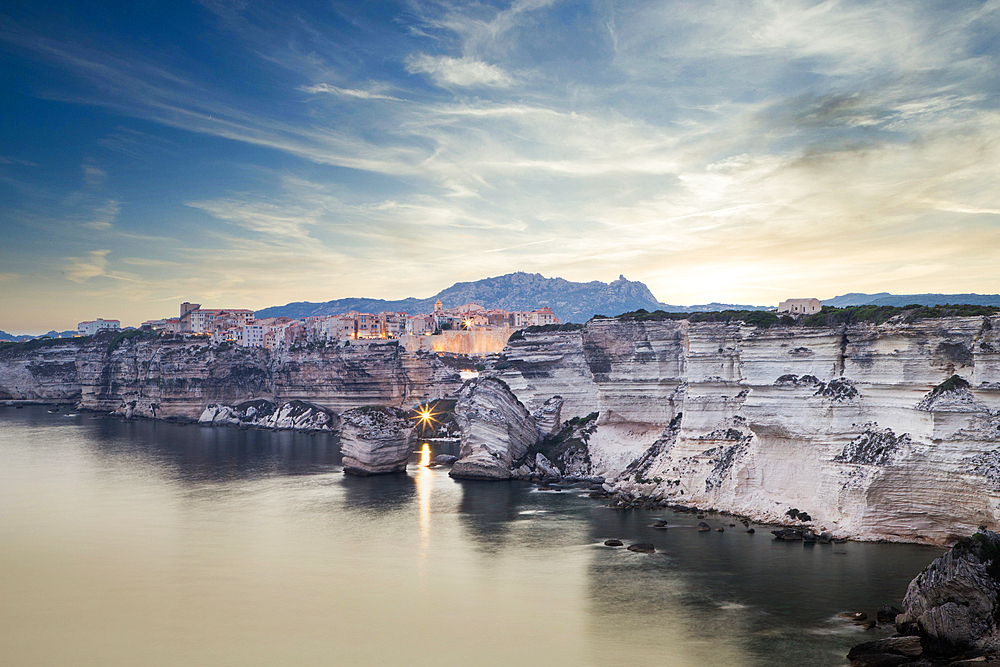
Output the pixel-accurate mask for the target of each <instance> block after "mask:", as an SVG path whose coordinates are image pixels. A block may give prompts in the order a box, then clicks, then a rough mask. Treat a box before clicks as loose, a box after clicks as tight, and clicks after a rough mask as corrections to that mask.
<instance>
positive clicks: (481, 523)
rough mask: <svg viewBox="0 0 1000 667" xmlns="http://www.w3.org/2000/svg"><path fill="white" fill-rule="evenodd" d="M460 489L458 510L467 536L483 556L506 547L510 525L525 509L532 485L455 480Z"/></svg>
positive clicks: (516, 482) (511, 482) (510, 482)
mask: <svg viewBox="0 0 1000 667" xmlns="http://www.w3.org/2000/svg"><path fill="white" fill-rule="evenodd" d="M457 482H458V484H459V486H460V487H461V489H462V502H461V505H460V507H459V511H460V516H461V519H462V524H463V525H464V526H465V528H466V531H467V532H468V534H469V537H471V538H472V539H474V540H475V543H476V544H477V545H478V546H479V547H481V548H482V550H483V551H485V552H487V553H497V552H499V551H501V550H502V549H503V548H504V547H506V546H507V540H508V538H509V535H510V532H511V529H512V525H513V522H515V521H517V520H518V519H520V518H521V511H522V510H524V509H526V504H527V499H528V496H529V494H530V493H531V492H532V488H533V487H532V486H531V485H530V484H528V483H527V482H518V481H496V482H485V481H478V480H467V479H463V480H457Z"/></svg>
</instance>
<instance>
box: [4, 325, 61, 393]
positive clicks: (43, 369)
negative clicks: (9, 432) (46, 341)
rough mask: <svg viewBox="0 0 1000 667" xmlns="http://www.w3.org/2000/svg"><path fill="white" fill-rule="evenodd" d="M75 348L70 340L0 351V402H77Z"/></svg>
mask: <svg viewBox="0 0 1000 667" xmlns="http://www.w3.org/2000/svg"><path fill="white" fill-rule="evenodd" d="M78 350H79V345H78V344H76V343H75V342H74V341H73V340H72V339H67V340H66V341H65V342H62V341H58V342H57V343H56V344H54V345H50V346H44V347H38V348H34V349H30V350H28V351H27V352H26V353H25V352H21V350H20V349H19V348H16V347H15V348H7V349H5V350H0V401H6V400H22V401H50V402H55V403H71V402H75V401H78V400H80V381H79V378H78V375H77V368H76V356H77V352H78Z"/></svg>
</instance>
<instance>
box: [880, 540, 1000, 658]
mask: <svg viewBox="0 0 1000 667" xmlns="http://www.w3.org/2000/svg"><path fill="white" fill-rule="evenodd" d="M998 576H1000V535H998V534H996V533H994V532H992V531H983V532H979V533H976V534H975V535H973V536H972V537H967V538H964V539H962V540H959V541H958V542H957V543H956V544H955V546H954V547H952V548H951V550H950V551H949V552H948V553H946V554H945V555H943V556H941V557H940V558H938V559H937V560H935V561H933V562H932V563H931V564H930V565H928V566H927V568H925V569H924V571H923V572H921V573H920V574H918V575H917V576H916V578H914V580H913V581H911V582H910V585H909V587H908V588H907V589H906V597H905V598H903V613H902V614H900V615H899V616H898V617H897V618H896V624H897V626H898V628H899V630H900V631H902V632H904V633H906V634H914V635H918V636H920V637H921V638H922V639H923V642H924V645H925V646H927V647H928V648H930V649H931V650H933V651H935V652H937V653H943V654H954V653H958V652H961V651H964V650H965V649H968V648H970V647H972V646H976V645H981V644H983V643H984V642H985V643H990V642H993V643H995V642H996V640H997V638H998V637H997V624H996V619H997V617H998V616H1000V606H998V604H997V602H998V596H1000V581H998Z"/></svg>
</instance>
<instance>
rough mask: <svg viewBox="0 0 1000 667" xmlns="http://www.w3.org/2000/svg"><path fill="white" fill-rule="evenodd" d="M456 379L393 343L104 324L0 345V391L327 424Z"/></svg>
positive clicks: (102, 408) (194, 414)
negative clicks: (288, 341)
mask: <svg viewBox="0 0 1000 667" xmlns="http://www.w3.org/2000/svg"><path fill="white" fill-rule="evenodd" d="M461 386H462V380H461V377H460V376H459V373H458V371H457V370H456V369H455V368H454V367H453V365H451V366H449V365H446V364H445V363H444V362H443V361H442V359H441V358H439V357H438V356H436V355H434V354H428V353H424V352H418V353H408V352H406V351H405V350H403V349H402V348H400V347H399V346H398V345H395V344H375V343H373V344H352V345H347V346H343V345H340V346H328V347H315V348H311V349H298V350H291V351H288V350H279V351H275V352H269V351H267V350H263V349H255V348H239V347H227V346H215V347H213V346H209V345H208V342H207V340H205V339H204V338H200V339H192V338H190V337H187V338H184V337H174V336H155V335H143V336H136V337H134V338H131V339H124V340H122V339H120V337H117V336H115V335H113V334H99V335H97V336H94V337H91V338H84V339H67V340H65V341H63V340H58V341H51V342H50V344H48V345H45V346H40V347H30V346H28V347H26V346H22V347H18V346H14V347H11V348H7V349H4V350H0V400H23V401H39V402H57V403H70V402H73V403H78V404H79V407H80V408H81V409H85V410H93V411H98V412H108V413H114V414H121V415H123V416H126V417H145V418H158V419H183V420H192V421H193V420H200V421H202V422H212V423H220V424H233V425H238V424H244V425H248V426H259V427H264V428H310V429H312V428H331V427H332V425H334V422H333V417H334V416H335V414H334V413H339V412H341V411H343V410H347V409H350V408H354V407H360V406H364V405H385V406H391V407H407V408H408V407H410V406H411V405H413V404H416V403H421V402H425V401H428V400H431V399H436V398H444V397H450V396H453V395H454V394H456V393H457V392H458V390H459V388H461Z"/></svg>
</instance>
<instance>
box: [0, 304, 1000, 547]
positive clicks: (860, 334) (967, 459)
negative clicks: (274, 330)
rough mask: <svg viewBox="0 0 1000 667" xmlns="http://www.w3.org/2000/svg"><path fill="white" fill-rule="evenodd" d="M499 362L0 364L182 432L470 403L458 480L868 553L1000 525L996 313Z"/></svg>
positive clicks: (571, 345)
mask: <svg viewBox="0 0 1000 667" xmlns="http://www.w3.org/2000/svg"><path fill="white" fill-rule="evenodd" d="M23 345H28V344H23ZM486 367H487V370H486V371H484V372H483V373H482V374H481V377H480V378H479V379H478V380H476V381H473V382H471V383H469V384H467V385H465V386H464V388H462V387H463V385H462V383H461V379H460V377H459V374H458V373H457V370H456V368H455V364H454V363H453V361H449V360H448V359H447V358H444V357H439V356H437V355H435V354H432V353H420V352H418V353H409V352H406V351H405V350H403V349H401V348H400V347H398V346H394V345H384V344H383V345H350V346H347V347H342V346H337V347H328V348H317V349H312V350H297V351H289V352H275V353H269V352H266V351H264V350H250V349H237V348H233V349H221V348H217V347H215V348H213V347H209V346H207V345H206V344H205V343H204V342H195V341H191V340H182V339H177V340H173V339H168V338H166V337H162V338H153V339H145V338H143V337H138V338H134V339H131V340H128V339H126V340H123V341H120V342H119V343H118V344H117V345H116V344H115V341H114V340H112V339H109V338H102V337H100V336H97V337H95V338H93V339H87V340H86V341H85V342H84V343H82V344H81V343H79V342H73V341H68V342H61V341H56V342H49V343H46V345H44V346H41V347H37V348H32V349H28V348H26V347H23V346H22V347H18V346H14V347H11V348H6V349H2V350H0V400H4V399H6V400H35V401H56V402H69V401H78V402H79V403H80V404H81V406H82V407H84V408H88V409H92V410H101V411H106V412H117V413H119V414H123V415H126V416H142V417H156V418H171V417H177V418H187V419H198V418H201V417H203V415H205V414H206V410H208V409H209V406H216V407H214V408H212V410H213V411H214V412H212V413H210V414H209V415H208V416H207V417H205V419H207V420H209V421H212V422H215V421H216V420H217V419H222V420H223V421H224V422H226V423H232V422H233V421H234V420H235V421H236V422H240V423H246V421H247V414H248V412H247V409H246V404H247V403H248V402H252V401H257V400H265V401H267V402H269V403H270V404H271V405H273V406H274V408H273V410H274V411H275V412H272V413H269V414H275V413H278V414H280V413H281V410H282V409H287V408H282V406H286V405H288V404H290V403H292V402H294V401H299V402H301V403H303V404H310V405H313V406H316V407H317V408H318V409H319V411H318V412H316V411H313V412H311V413H310V414H311V415H312V416H311V417H309V418H308V419H313V418H315V419H322V417H321V416H319V415H322V414H325V413H324V411H329V412H330V414H331V415H333V414H334V413H341V412H343V411H344V410H347V409H350V408H355V407H360V406H365V405H384V406H390V407H411V406H412V405H414V404H415V403H418V402H422V401H426V400H428V399H433V398H446V397H447V398H455V397H458V398H459V402H458V405H457V406H456V411H455V412H456V421H457V422H458V423H459V425H460V427H461V435H462V457H461V458H460V460H459V461H458V462H456V464H455V468H454V469H453V472H454V474H455V475H456V476H464V477H478V478H483V479H507V478H510V477H520V478H524V477H533V476H534V477H537V476H539V475H544V476H548V477H553V476H572V477H589V478H591V479H593V478H604V480H605V482H604V487H605V489H606V491H607V492H608V493H610V494H619V495H623V496H629V497H633V498H636V497H638V498H646V499H651V500H655V501H657V502H668V503H675V504H682V505H685V506H689V507H699V508H704V509H715V510H720V511H725V512H731V513H734V514H739V515H743V516H745V517H747V518H750V519H753V520H755V521H758V522H770V523H783V524H793V525H794V524H805V525H804V526H803V527H807V528H809V529H810V530H815V531H817V532H829V533H831V534H832V535H834V536H836V537H847V538H854V539H866V540H889V541H911V542H926V543H933V544H949V543H953V542H955V541H956V540H957V539H958V538H959V537H960V536H962V535H968V534H970V533H972V532H974V531H975V530H976V529H977V528H978V527H979V526H986V527H988V528H990V529H996V528H997V527H998V525H1000V524H998V519H1000V509H998V508H1000V316H998V315H993V316H989V317H983V316H979V317H951V318H940V319H923V320H916V321H913V322H909V323H907V322H891V323H886V324H881V325H877V326H876V325H866V324H862V325H849V326H838V327H822V328H820V327H817V328H809V327H802V326H774V327H771V328H769V329H763V328H758V327H754V326H748V325H745V324H742V323H712V322H700V323H692V322H689V321H687V320H681V321H659V322H657V321H645V322H642V321H625V320H617V319H607V320H604V319H598V320H592V321H591V322H589V323H588V324H587V325H586V326H584V327H583V328H581V329H579V330H576V331H565V330H564V331H552V332H549V333H524V334H523V335H522V336H518V337H515V338H514V340H512V341H510V343H509V344H508V346H507V347H506V348H505V350H504V352H503V353H502V354H501V355H500V356H499V358H496V359H494V360H492V361H489V362H488V363H487V364H486ZM460 389H461V395H460V396H459V390H460ZM296 405H297V404H296ZM219 406H224V407H223V408H220V407H219ZM241 406H242V407H241ZM292 412H295V411H294V410H293V411H292ZM259 414H260V413H259V411H258V412H255V416H253V417H252V418H251V420H253V419H259ZM304 414H305V413H302V414H299V413H297V412H296V415H297V416H295V417H291V419H292V420H293V421H294V420H295V419H300V421H301V419H304V418H305V417H303V415H304ZM219 415H222V416H221V417H220V416H219ZM286 417H288V415H287V414H286ZM270 418H271V417H267V419H270ZM275 419H277V418H275ZM286 421H287V419H286ZM307 421H308V420H307ZM283 423H284V422H283ZM310 423H311V424H315V423H316V422H310ZM325 423H327V424H329V423H331V422H330V421H329V419H328V420H327V422H325ZM327 427H328V428H330V427H331V426H327ZM792 509H795V510H797V512H794V513H791V512H790V510H792ZM803 515H805V516H807V517H809V519H808V521H803V520H802V519H801V517H802V516H803Z"/></svg>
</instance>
